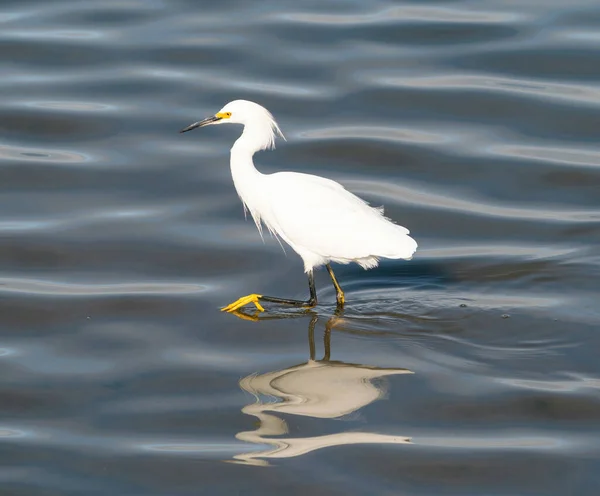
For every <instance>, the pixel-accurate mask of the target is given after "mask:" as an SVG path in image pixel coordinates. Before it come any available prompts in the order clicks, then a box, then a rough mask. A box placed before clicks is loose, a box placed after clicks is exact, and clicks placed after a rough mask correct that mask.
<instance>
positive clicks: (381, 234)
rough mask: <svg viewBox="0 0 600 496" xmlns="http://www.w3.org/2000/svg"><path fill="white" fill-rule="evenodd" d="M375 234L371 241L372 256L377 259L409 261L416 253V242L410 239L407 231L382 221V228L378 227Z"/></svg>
mask: <svg viewBox="0 0 600 496" xmlns="http://www.w3.org/2000/svg"><path fill="white" fill-rule="evenodd" d="M382 220H383V219H382ZM378 227H379V228H378V229H377V230H376V232H377V234H376V236H374V238H373V239H372V242H373V246H374V249H373V255H375V256H376V257H379V258H392V259H398V258H403V259H405V260H410V259H411V258H412V256H413V254H414V253H415V251H417V246H418V245H417V242H416V241H415V240H414V239H413V238H411V237H410V236H409V235H408V233H409V231H408V229H406V228H404V227H402V226H398V225H396V224H393V223H391V222H389V221H384V227H383V228H382V226H378Z"/></svg>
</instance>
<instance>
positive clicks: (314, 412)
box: [234, 314, 412, 465]
mask: <svg viewBox="0 0 600 496" xmlns="http://www.w3.org/2000/svg"><path fill="white" fill-rule="evenodd" d="M340 319H341V317H340V316H339V315H337V316H335V317H332V318H331V319H329V321H328V322H327V324H326V326H325V333H324V348H325V351H324V357H323V359H322V360H315V353H316V351H315V348H316V347H315V325H316V323H317V320H318V319H317V316H316V315H314V314H312V315H311V319H310V323H309V328H308V342H309V350H310V359H309V360H308V362H306V363H303V364H300V365H295V366H293V367H289V368H286V369H283V370H276V371H273V372H268V373H265V374H261V375H255V374H253V375H249V376H247V377H244V378H243V379H241V380H240V386H241V388H242V389H244V390H245V391H248V392H249V393H251V394H252V395H253V396H254V397H255V400H256V401H255V402H253V403H251V404H249V405H247V406H245V407H244V408H242V412H243V413H245V414H247V415H252V416H254V417H256V418H257V419H258V428H257V429H255V430H253V431H246V432H240V433H239V434H237V435H236V437H237V439H239V440H241V441H245V442H249V443H253V444H259V445H262V446H268V448H267V449H263V450H261V451H254V452H249V453H242V454H239V455H236V456H234V461H237V462H238V463H246V464H252V465H268V462H267V459H272V458H291V457H295V456H300V455H303V454H305V453H309V452H311V451H314V450H317V449H321V448H325V447H328V446H341V445H349V444H366V443H375V444H377V443H382V444H383V443H385V444H406V443H410V439H409V438H407V437H402V436H393V435H385V434H376V433H372V432H356V431H352V432H340V433H336V434H329V435H323V436H315V437H285V435H286V434H288V432H289V429H288V426H287V423H286V421H285V420H284V419H283V418H281V416H280V414H287V415H302V416H307V417H314V418H320V419H335V418H339V417H342V416H344V415H348V414H350V413H352V412H356V411H358V410H359V409H361V408H363V407H364V406H366V405H369V404H370V403H372V402H373V401H375V400H377V399H379V398H381V396H382V395H383V391H382V389H381V385H378V384H376V383H373V380H374V379H378V378H382V377H384V376H389V375H397V374H411V373H412V372H411V371H409V370H407V369H400V368H380V367H371V366H368V365H359V364H354V363H344V362H340V361H334V360H331V359H330V356H331V330H332V329H333V328H334V327H335V326H336V324H337V323H338V322H340ZM274 399H275V400H277V401H273V400H274ZM339 425H343V424H339ZM274 436H277V437H274Z"/></svg>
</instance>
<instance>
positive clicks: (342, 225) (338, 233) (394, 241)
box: [181, 100, 417, 312]
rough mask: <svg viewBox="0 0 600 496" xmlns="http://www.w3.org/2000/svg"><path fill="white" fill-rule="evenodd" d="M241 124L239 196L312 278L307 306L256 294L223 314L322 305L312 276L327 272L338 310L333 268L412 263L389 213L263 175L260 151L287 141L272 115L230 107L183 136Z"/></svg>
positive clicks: (294, 176) (245, 105)
mask: <svg viewBox="0 0 600 496" xmlns="http://www.w3.org/2000/svg"><path fill="white" fill-rule="evenodd" d="M223 123H231V124H241V125H242V126H244V131H243V133H242V135H241V136H240V137H239V138H238V139H237V141H236V142H235V144H234V145H233V147H232V148H231V162H230V165H231V175H232V177H233V184H234V185H235V189H236V191H237V193H238V195H239V197H240V198H241V200H242V203H243V204H244V207H245V209H246V210H247V211H248V212H250V214H251V215H252V218H253V219H254V222H255V223H256V226H257V227H258V229H259V231H261V232H262V226H263V225H264V226H266V227H267V229H268V230H269V232H271V233H273V234H275V235H276V236H278V237H279V238H280V239H281V240H283V241H285V242H286V243H287V244H288V245H290V246H291V247H292V249H293V250H294V251H295V252H296V253H298V255H300V257H302V261H303V262H304V272H306V274H307V275H308V287H309V290H310V297H309V298H308V300H306V301H299V300H289V299H286V298H276V297H273V296H263V295H259V294H251V295H248V296H244V297H243V298H240V299H239V300H237V301H235V302H234V303H232V304H231V305H228V306H226V307H225V308H223V311H226V312H235V311H236V310H238V309H239V308H241V307H243V306H245V305H248V304H250V303H253V304H254V305H256V308H257V309H258V310H259V311H261V312H262V311H264V308H263V307H262V305H261V304H260V302H265V301H267V302H272V303H281V304H286V305H295V306H302V307H313V306H315V305H316V304H317V291H316V289H315V281H314V277H313V270H314V269H315V268H316V267H320V266H322V265H325V267H327V271H328V272H329V275H330V277H331V280H332V282H333V286H334V288H335V292H336V300H337V306H338V308H341V307H343V306H344V303H345V297H344V293H343V291H342V288H341V287H340V285H339V284H338V282H337V280H336V278H335V275H334V274H333V269H332V268H331V265H330V263H331V262H336V263H342V264H348V263H350V262H355V263H357V264H358V265H360V266H361V267H363V268H365V269H371V268H373V267H376V266H377V264H378V263H379V259H381V258H392V259H398V258H403V259H405V260H410V259H411V258H412V256H413V253H414V252H415V251H416V249H417V243H416V241H415V240H414V239H413V238H411V237H410V236H409V235H408V234H409V231H408V229H406V228H404V227H402V226H399V225H397V224H394V223H393V222H392V221H390V220H389V219H387V218H386V217H385V216H384V215H383V209H378V208H372V207H370V206H369V204H368V203H366V202H364V201H363V200H361V199H360V198H359V197H357V196H355V195H353V194H352V193H350V192H349V191H347V190H346V189H345V188H344V187H343V186H342V185H341V184H338V183H336V182H335V181H331V180H330V179H325V178H323V177H319V176H313V175H311V174H299V173H297V172H277V173H275V174H261V173H260V172H259V171H257V170H256V168H255V167H254V163H253V161H252V156H253V155H254V153H256V152H257V151H259V150H266V149H269V148H274V147H275V137H276V136H277V135H279V136H281V137H283V134H282V133H281V131H280V129H279V126H278V125H277V122H275V119H273V116H272V115H271V114H270V113H269V111H268V110H267V109H266V108H264V107H261V106H260V105H258V104H256V103H253V102H248V101H246V100H235V101H233V102H230V103H228V104H227V105H225V107H223V108H222V109H221V111H220V112H218V113H217V114H215V115H213V116H211V117H208V118H206V119H204V120H202V121H198V122H194V123H193V124H192V125H190V126H188V127H186V128H185V129H182V130H181V132H182V133H184V132H186V131H191V130H192V129H196V128H198V127H202V126H208V125H211V124H223Z"/></svg>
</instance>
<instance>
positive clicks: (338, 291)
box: [325, 264, 346, 308]
mask: <svg viewBox="0 0 600 496" xmlns="http://www.w3.org/2000/svg"><path fill="white" fill-rule="evenodd" d="M325 267H327V272H329V276H330V277H331V281H332V282H333V287H334V288H335V299H336V301H337V306H338V308H343V307H344V303H345V302H346V299H345V298H344V292H343V291H342V288H341V287H340V285H339V284H338V282H337V279H336V278H335V274H334V273H333V269H332V268H331V265H329V264H327V265H325Z"/></svg>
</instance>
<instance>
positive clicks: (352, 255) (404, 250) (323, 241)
mask: <svg viewBox="0 0 600 496" xmlns="http://www.w3.org/2000/svg"><path fill="white" fill-rule="evenodd" d="M267 177H268V179H267V180H268V181H269V188H268V191H269V197H270V198H269V200H270V201H269V204H270V207H271V208H270V213H269V216H268V217H269V219H268V222H269V224H271V225H270V226H269V227H270V228H271V229H273V230H274V231H275V232H277V233H278V234H280V235H281V237H282V238H283V239H284V240H285V241H287V242H289V243H290V244H292V246H294V245H295V246H297V247H301V248H304V249H306V250H308V251H311V252H313V253H317V254H319V255H321V256H322V257H325V258H336V259H347V260H353V259H357V258H363V257H370V256H375V257H379V256H380V257H389V258H409V257H410V256H411V255H412V253H413V252H414V249H415V248H416V243H414V240H412V238H410V237H408V236H407V234H408V233H409V231H408V229H406V228H404V227H402V226H399V225H397V224H394V223H392V222H391V221H389V220H388V219H386V218H385V217H384V216H383V210H382V209H377V208H373V207H371V206H369V204H368V203H366V202H365V201H363V200H362V199H360V198H359V197H357V196H356V195H354V194H352V193H350V192H349V191H348V190H346V189H345V188H344V187H343V186H342V185H341V184H339V183H336V182H335V181H332V180H330V179H325V178H322V177H319V176H313V175H310V174H300V173H295V172H278V173H276V174H271V175H269V176H267ZM265 220H267V219H265ZM413 245H414V246H413ZM409 252H410V253H409Z"/></svg>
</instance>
